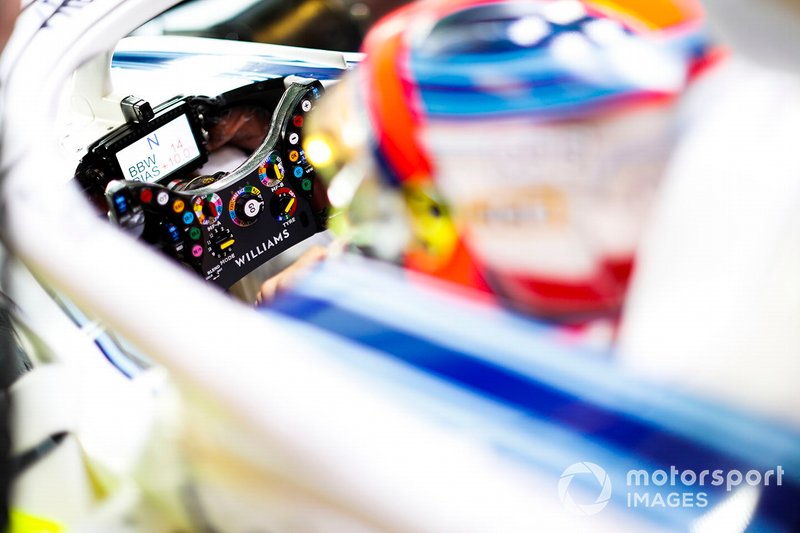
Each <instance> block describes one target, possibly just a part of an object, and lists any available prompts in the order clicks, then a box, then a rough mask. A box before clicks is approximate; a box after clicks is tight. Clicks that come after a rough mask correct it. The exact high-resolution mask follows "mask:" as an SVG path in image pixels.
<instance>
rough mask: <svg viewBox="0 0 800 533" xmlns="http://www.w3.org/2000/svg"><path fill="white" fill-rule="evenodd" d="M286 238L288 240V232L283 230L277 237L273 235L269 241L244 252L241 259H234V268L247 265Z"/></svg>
mask: <svg viewBox="0 0 800 533" xmlns="http://www.w3.org/2000/svg"><path fill="white" fill-rule="evenodd" d="M288 238H289V230H288V229H284V230H283V231H281V232H280V233H278V234H277V235H275V236H274V237H272V238H271V239H268V240H266V241H264V242H262V243H261V244H259V245H258V246H256V247H255V248H253V249H252V250H250V251H248V252H245V253H244V254H242V256H241V257H237V258H236V266H240V267H241V266H244V265H246V264H247V263H249V262H250V261H252V260H253V259H255V258H256V257H258V256H259V255H261V254H263V253H264V252H266V251H267V250H269V249H270V248H272V247H273V246H276V245H277V244H278V243H279V242H282V241H283V240H284V239H288Z"/></svg>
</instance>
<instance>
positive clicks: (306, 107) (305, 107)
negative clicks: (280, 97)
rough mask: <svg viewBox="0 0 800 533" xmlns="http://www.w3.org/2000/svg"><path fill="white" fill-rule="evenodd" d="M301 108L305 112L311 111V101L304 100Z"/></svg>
mask: <svg viewBox="0 0 800 533" xmlns="http://www.w3.org/2000/svg"><path fill="white" fill-rule="evenodd" d="M300 108H301V109H302V110H303V111H308V110H310V109H311V100H303V102H302V103H301V104H300Z"/></svg>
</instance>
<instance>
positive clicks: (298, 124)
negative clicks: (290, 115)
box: [294, 115, 303, 128]
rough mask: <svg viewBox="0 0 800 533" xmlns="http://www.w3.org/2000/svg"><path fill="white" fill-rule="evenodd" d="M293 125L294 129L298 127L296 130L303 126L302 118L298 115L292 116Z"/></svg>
mask: <svg viewBox="0 0 800 533" xmlns="http://www.w3.org/2000/svg"><path fill="white" fill-rule="evenodd" d="M294 125H295V126H296V127H298V128H300V127H302V126H303V117H301V116H300V115H295V116H294Z"/></svg>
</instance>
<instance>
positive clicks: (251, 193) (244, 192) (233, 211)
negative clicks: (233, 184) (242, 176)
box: [228, 185, 264, 227]
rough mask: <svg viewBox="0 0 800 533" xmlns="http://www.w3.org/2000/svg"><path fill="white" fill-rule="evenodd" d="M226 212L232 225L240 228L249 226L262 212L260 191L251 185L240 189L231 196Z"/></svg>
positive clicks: (262, 200) (262, 202)
mask: <svg viewBox="0 0 800 533" xmlns="http://www.w3.org/2000/svg"><path fill="white" fill-rule="evenodd" d="M228 211H229V214H230V217H231V220H233V223H234V224H236V225H237V226H242V227H247V226H250V225H251V224H253V223H254V222H255V221H256V220H258V217H259V215H260V214H261V213H262V211H264V199H263V198H262V197H261V191H260V190H258V189H257V188H256V187H253V186H251V185H248V186H247V187H242V188H241V189H239V190H238V191H236V192H235V193H234V194H233V196H231V200H230V202H228Z"/></svg>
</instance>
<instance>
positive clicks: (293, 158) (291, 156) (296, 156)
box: [289, 150, 300, 163]
mask: <svg viewBox="0 0 800 533" xmlns="http://www.w3.org/2000/svg"><path fill="white" fill-rule="evenodd" d="M298 159H300V153H298V151H297V150H292V151H291V152H289V161H291V162H292V163H296V162H297V160H298Z"/></svg>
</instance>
